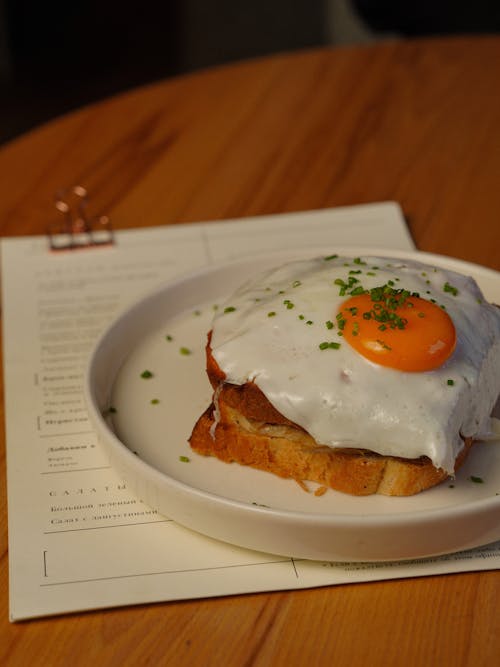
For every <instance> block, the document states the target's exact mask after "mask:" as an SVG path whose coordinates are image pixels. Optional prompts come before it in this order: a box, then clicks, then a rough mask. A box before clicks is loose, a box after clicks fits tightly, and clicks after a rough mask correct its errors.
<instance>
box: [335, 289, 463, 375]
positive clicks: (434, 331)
mask: <svg viewBox="0 0 500 667" xmlns="http://www.w3.org/2000/svg"><path fill="white" fill-rule="evenodd" d="M391 313H392V315H391ZM387 318H390V319H387ZM384 319H386V321H381V320H384ZM337 324H338V325H339V328H341V329H342V333H343V336H344V339H345V340H346V341H347V342H348V343H349V344H350V345H351V346H352V347H353V348H354V349H355V350H356V351H357V352H359V354H361V355H363V356H364V357H366V358H367V359H369V360H370V361H373V362H374V363H376V364H380V365H381V366H389V367H390V368H395V369H397V370H400V371H430V370H433V369H434V368H438V367H439V366H441V364H443V363H444V362H445V361H446V359H448V357H449V356H450V355H451V354H452V353H453V350H454V349H455V345H456V332H455V327H454V325H453V322H452V320H451V318H450V316H449V315H448V314H447V313H446V312H445V311H444V310H443V309H442V308H440V307H439V306H437V305H435V304H434V303H431V302H430V301H426V300H425V299H421V298H420V297H414V296H411V297H407V298H406V299H400V300H398V297H395V300H394V299H393V300H392V306H391V305H387V304H386V303H385V302H384V301H381V302H374V301H373V300H372V298H371V296H370V294H360V295H358V296H353V297H351V298H350V299H348V300H347V301H344V303H343V304H342V306H341V308H340V309H339V314H338V315H337Z"/></svg>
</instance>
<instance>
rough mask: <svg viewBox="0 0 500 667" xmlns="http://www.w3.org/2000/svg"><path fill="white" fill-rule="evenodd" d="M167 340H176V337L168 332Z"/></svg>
mask: <svg viewBox="0 0 500 667" xmlns="http://www.w3.org/2000/svg"><path fill="white" fill-rule="evenodd" d="M165 340H168V341H169V342H170V341H172V340H174V337H173V336H171V335H170V334H167V335H166V336H165Z"/></svg>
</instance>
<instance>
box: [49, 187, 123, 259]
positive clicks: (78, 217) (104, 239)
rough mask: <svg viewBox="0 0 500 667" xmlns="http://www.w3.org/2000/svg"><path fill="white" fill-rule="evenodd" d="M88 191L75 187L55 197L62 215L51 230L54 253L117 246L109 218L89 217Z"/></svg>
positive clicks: (50, 235) (103, 216) (101, 216)
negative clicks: (114, 244)
mask: <svg viewBox="0 0 500 667" xmlns="http://www.w3.org/2000/svg"><path fill="white" fill-rule="evenodd" d="M88 203H89V197H88V193H87V190H86V188H84V187H82V186H81V185H75V186H74V187H72V188H69V189H68V190H61V191H59V192H58V193H57V194H56V200H55V206H56V209H57V211H58V212H59V213H60V214H61V215H60V218H59V220H57V221H54V222H53V223H52V224H51V225H50V227H49V230H48V237H49V244H50V249H51V250H56V251H58V250H77V249H79V248H93V247H99V246H108V245H112V244H113V243H114V238H113V231H112V229H111V223H110V220H109V218H108V216H107V215H98V216H90V215H89V213H88Z"/></svg>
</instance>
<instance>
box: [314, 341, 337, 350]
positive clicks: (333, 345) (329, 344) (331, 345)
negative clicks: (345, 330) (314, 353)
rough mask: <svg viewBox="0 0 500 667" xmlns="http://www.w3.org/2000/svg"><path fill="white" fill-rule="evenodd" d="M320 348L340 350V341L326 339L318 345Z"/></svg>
mask: <svg viewBox="0 0 500 667" xmlns="http://www.w3.org/2000/svg"><path fill="white" fill-rule="evenodd" d="M318 347H319V349H320V350H338V349H339V348H340V343H335V342H333V341H330V342H329V341H324V342H323V343H320V344H319V345H318Z"/></svg>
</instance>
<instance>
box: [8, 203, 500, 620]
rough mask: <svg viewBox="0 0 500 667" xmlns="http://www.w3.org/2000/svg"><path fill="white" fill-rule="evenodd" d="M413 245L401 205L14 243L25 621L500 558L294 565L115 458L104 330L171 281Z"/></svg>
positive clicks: (11, 268)
mask: <svg viewBox="0 0 500 667" xmlns="http://www.w3.org/2000/svg"><path fill="white" fill-rule="evenodd" d="M350 244H358V245H364V246H366V245H373V246H384V247H388V248H394V249H412V248H413V247H414V246H413V243H412V241H411V238H410V236H409V234H408V231H407V228H406V225H405V224H404V220H403V218H402V215H401V212H400V210H399V207H398V206H397V205H395V204H392V203H383V204H376V205H368V206H360V207H350V208H344V209H333V210H324V211H312V212H303V213H295V214H288V215H279V216H267V217H264V218H253V219H247V220H238V221H225V222H216V223H205V224H193V225H183V226H169V227H164V228H152V229H143V230H132V231H124V232H119V233H118V234H117V235H116V245H115V246H113V247H103V248H98V249H94V250H78V251H74V252H66V253H52V254H51V253H49V252H48V251H47V242H46V240H45V239H44V238H42V237H31V238H22V239H4V240H3V241H2V277H3V309H4V320H3V327H4V376H5V387H6V398H5V402H6V435H7V477H8V495H9V556H10V557H9V568H10V610H11V619H12V620H19V619H23V618H30V617H35V616H40V615H46V614H58V613H63V612H69V611H77V610H83V609H92V608H99V607H107V606H117V605H124V604H134V603H143V602H153V601H161V600H174V599H181V598H195V597H207V596H211V595H224V594H232V593H242V592H250V591H262V590H276V589H287V588H302V587H307V586H319V585H328V584H335V583H341V582H344V581H364V580H368V579H383V578H394V577H396V576H415V575H417V574H432V573H434V572H448V571H457V570H458V571H460V570H466V569H491V568H492V567H498V566H499V565H500V547H495V546H493V547H491V546H490V547H488V548H485V549H482V550H480V551H479V550H478V552H477V555H476V552H471V553H472V554H474V555H473V556H471V555H470V554H468V555H467V557H462V556H460V555H455V556H450V557H447V558H444V559H434V560H432V561H425V562H420V563H414V564H411V565H408V564H405V565H402V564H394V563H392V564H384V565H373V564H371V565H366V566H364V565H360V564H351V565H349V564H343V565H339V564H332V563H312V562H305V561H296V560H295V561H294V560H293V559H290V558H288V559H287V558H282V557H277V556H270V555H268V554H261V553H256V552H251V551H248V550H245V549H241V548H238V547H232V546H230V545H227V544H222V543H220V542H217V541H215V540H211V539H209V538H207V537H203V536H201V535H197V534H195V533H192V532H190V531H188V530H185V529H183V528H182V527H180V526H178V525H176V524H175V523H174V522H173V521H171V520H169V519H168V518H166V517H163V516H160V515H158V514H157V513H156V512H155V511H154V510H152V509H151V508H149V507H147V506H145V505H144V504H142V503H141V502H140V500H139V499H138V498H136V497H134V496H133V495H132V494H131V493H130V492H129V491H128V490H127V488H126V486H125V484H124V483H123V481H122V480H121V479H120V478H119V477H118V476H117V475H116V474H115V473H114V471H113V470H112V469H111V468H110V467H109V465H108V463H107V460H106V459H105V457H104V456H103V454H102V452H101V450H100V448H99V445H98V442H97V439H96V436H95V434H94V433H93V431H92V429H91V427H90V424H89V421H88V418H87V414H86V408H85V405H84V401H83V396H82V381H83V374H84V371H85V366H86V360H87V357H88V353H89V351H90V349H91V348H92V345H93V343H94V341H95V340H96V337H97V336H98V334H99V333H100V332H101V331H102V330H103V329H104V328H105V327H106V326H107V325H108V324H109V323H110V321H111V320H113V319H114V318H115V317H116V315H117V314H118V313H119V312H120V310H122V309H123V308H125V307H126V306H128V305H129V304H130V303H131V302H132V301H134V300H136V299H137V298H140V296H141V295H142V294H144V293H146V292H148V291H149V290H150V289H152V288H154V287H156V286H157V285H158V284H161V283H162V282H165V281H167V280H170V279H173V278H174V277H176V276H178V275H180V274H181V273H184V272H187V271H189V270H191V269H196V268H199V267H202V266H204V265H208V264H212V263H214V262H219V261H222V260H225V259H233V258H235V257H241V256H243V255H250V254H255V253H259V252H262V251H269V250H277V249H284V248H297V247H304V246H310V247H315V248H318V247H324V248H331V249H335V247H336V246H339V245H350Z"/></svg>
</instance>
